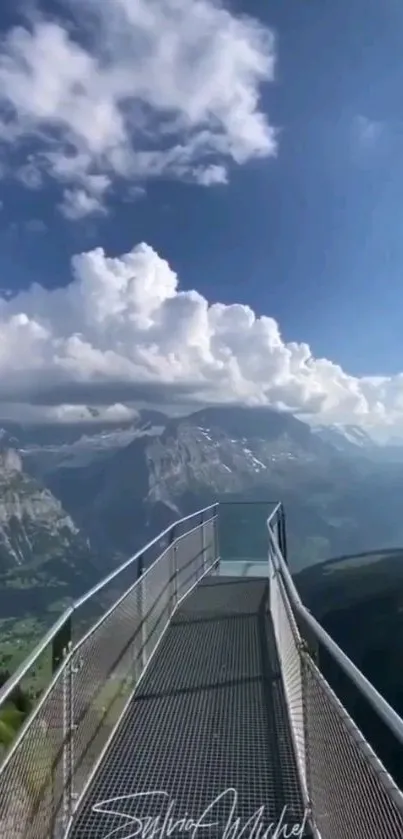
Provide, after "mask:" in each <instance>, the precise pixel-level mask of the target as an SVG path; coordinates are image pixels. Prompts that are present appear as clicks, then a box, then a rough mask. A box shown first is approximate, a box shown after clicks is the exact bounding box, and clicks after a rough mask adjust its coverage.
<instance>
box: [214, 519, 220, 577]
mask: <svg viewBox="0 0 403 839" xmlns="http://www.w3.org/2000/svg"><path fill="white" fill-rule="evenodd" d="M219 509H220V507H219V504H216V506H215V507H214V520H213V532H214V565H216V563H217V565H218V564H219V563H218V560H219V558H220V543H219V536H218V521H219V519H218V516H219Z"/></svg>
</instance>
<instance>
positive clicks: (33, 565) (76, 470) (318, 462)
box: [0, 407, 403, 609]
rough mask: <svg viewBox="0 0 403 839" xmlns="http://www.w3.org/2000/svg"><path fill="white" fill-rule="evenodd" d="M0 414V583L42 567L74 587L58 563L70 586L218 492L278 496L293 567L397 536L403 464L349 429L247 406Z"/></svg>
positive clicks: (248, 548)
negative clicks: (56, 419) (25, 420)
mask: <svg viewBox="0 0 403 839" xmlns="http://www.w3.org/2000/svg"><path fill="white" fill-rule="evenodd" d="M1 425H2V430H1V432H0V448H1V449H2V450H3V456H2V458H1V459H0V591H1V590H3V591H4V588H5V586H6V584H7V587H9V584H10V579H12V580H13V585H14V587H15V588H19V589H20V590H22V589H25V590H26V592H28V590H29V583H28V582H27V581H28V580H29V579H30V580H35V581H36V587H37V588H38V582H37V578H38V577H40V574H42V577H43V582H44V584H46V586H48V587H49V588H50V587H51V586H50V580H51V581H52V584H53V587H55V586H56V584H57V581H58V579H59V577H60V582H63V586H64V588H65V589H66V585H67V582H66V574H65V573H64V572H63V573H62V570H61V569H62V568H64V569H67V568H68V569H69V574H68V579H69V580H70V583H71V581H72V579H74V585H73V589H74V591H76V590H77V587H78V588H79V587H80V585H81V584H82V585H84V582H85V583H89V582H90V581H91V582H94V581H95V580H96V579H97V578H98V577H99V576H101V575H102V574H104V573H106V572H107V571H109V570H110V569H111V568H112V567H114V566H115V565H116V563H118V562H119V561H121V560H123V559H126V558H127V557H128V556H130V555H131V554H132V553H133V552H135V551H136V550H137V549H139V548H140V547H141V545H142V544H144V542H145V541H148V540H149V539H150V538H151V537H152V536H153V535H155V534H156V533H157V532H158V531H159V530H161V529H162V528H164V527H166V526H167V525H168V524H169V523H170V522H171V521H172V520H174V519H176V518H179V517H180V516H182V515H185V514H187V513H190V512H192V511H194V510H195V509H198V508H200V507H202V506H204V505H206V504H208V503H211V502H212V501H214V500H222V501H227V502H231V501H238V502H239V501H240V500H242V501H245V502H246V501H255V502H258V501H260V502H263V501H266V500H278V499H281V500H282V501H283V502H284V504H285V509H286V515H287V530H288V539H289V556H290V562H291V567H292V568H293V570H298V569H300V568H302V567H304V566H306V565H310V564H312V563H315V562H318V561H320V560H322V559H326V558H328V557H330V556H332V555H337V554H340V553H345V552H347V551H350V552H355V551H359V550H369V549H370V548H373V547H394V546H396V545H399V544H401V542H402V541H403V523H402V521H401V515H400V507H401V505H400V498H401V492H402V489H403V465H402V463H401V461H399V460H398V459H396V458H395V457H394V456H393V457H389V456H387V454H386V449H382V447H380V446H377V444H376V443H375V442H374V441H372V439H371V438H370V437H369V436H368V435H366V434H365V433H363V432H361V430H360V429H357V428H355V427H354V428H351V427H347V428H345V429H343V428H342V427H340V426H338V427H333V428H332V427H331V428H325V429H324V428H316V429H312V428H311V427H310V426H309V425H307V424H306V423H304V422H302V421H301V420H299V419H297V418H296V417H294V416H293V415H292V414H290V413H281V412H278V411H274V410H269V409H246V408H240V407H224V408H223V407H221V408H206V409H204V410H201V411H197V412H194V413H192V414H190V415H188V416H184V417H168V416H165V415H164V414H162V413H160V412H157V411H144V412H139V415H138V417H137V419H136V421H133V422H131V423H126V424H123V425H122V424H120V425H108V426H102V425H101V424H100V423H99V421H98V420H97V417H96V416H94V421H93V422H91V423H86V424H80V425H75V426H74V425H62V424H59V425H57V426H40V427H38V426H37V427H35V426H24V425H18V424H16V423H7V422H4V423H2V424H1ZM12 453H14V454H12ZM10 463H11V465H12V464H14V466H13V467H12V468H10ZM249 509H252V508H249ZM235 515H236V514H235V508H234V516H235ZM254 529H255V528H254V527H253V523H252V522H251V525H250V527H245V529H244V532H243V534H242V537H241V539H240V540H238V545H237V548H238V550H241V551H242V553H243V554H244V555H245V556H248V555H250V554H251V552H253V553H254V555H256V554H258V553H262V552H263V553H264V552H265V549H266V548H265V533H264V528H261V541H260V540H259V539H257V536H256V534H255V533H254V536H253V545H252V532H253V531H254ZM39 567H40V571H39ZM19 596H20V595H19ZM26 596H27V597H28V593H27V595H26ZM8 608H9V609H10V608H14V607H11V606H10V602H9V606H8Z"/></svg>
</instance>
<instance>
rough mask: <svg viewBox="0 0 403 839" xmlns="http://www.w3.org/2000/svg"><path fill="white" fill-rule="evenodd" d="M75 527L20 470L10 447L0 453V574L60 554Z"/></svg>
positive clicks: (75, 535)
mask: <svg viewBox="0 0 403 839" xmlns="http://www.w3.org/2000/svg"><path fill="white" fill-rule="evenodd" d="M79 541H80V542H81V541H82V540H81V539H80V536H79V530H78V528H77V527H76V525H75V524H74V522H73V520H72V519H71V518H70V516H69V515H67V513H66V512H65V510H64V509H63V507H62V504H61V502H60V501H58V500H57V499H56V498H55V497H54V495H52V493H51V492H50V490H48V489H45V488H44V487H42V486H41V485H40V484H39V483H37V481H36V480H34V479H33V478H31V477H30V476H29V475H27V474H26V472H25V471H24V469H23V465H22V460H21V457H20V455H19V453H18V452H17V451H15V450H14V449H3V451H1V452H0V573H4V572H5V571H8V570H10V569H13V568H16V567H18V566H23V565H26V564H28V563H32V562H34V561H35V560H38V561H41V562H42V561H44V560H46V558H47V557H55V556H56V555H57V556H61V555H63V553H65V552H67V551H69V552H71V549H72V547H73V546H75V545H77V543H78V542H79Z"/></svg>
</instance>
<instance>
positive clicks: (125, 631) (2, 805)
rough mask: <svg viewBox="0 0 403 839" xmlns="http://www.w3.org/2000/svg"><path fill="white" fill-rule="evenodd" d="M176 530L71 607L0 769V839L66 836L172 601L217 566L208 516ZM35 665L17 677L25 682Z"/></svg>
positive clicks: (212, 513) (212, 518) (212, 517)
mask: <svg viewBox="0 0 403 839" xmlns="http://www.w3.org/2000/svg"><path fill="white" fill-rule="evenodd" d="M184 522H185V525H184ZM179 524H180V527H178V528H177V527H176V525H174V526H173V527H172V528H171V529H169V530H168V531H166V532H165V534H164V535H163V539H162V540H160V542H159V546H160V547H161V546H162V545H165V547H164V548H163V549H162V550H160V553H159V555H158V556H157V558H155V559H154V561H152V562H151V564H150V563H149V562H148V559H147V557H145V562H144V556H141V557H140V559H141V560H142V561H141V564H140V567H139V562H138V559H139V558H136V561H135V562H134V561H133V563H128V564H127V566H126V567H124V568H123V569H122V572H121V573H122V579H119V576H120V575H119V574H116V575H114V576H113V579H111V580H107V581H106V583H105V584H104V585H102V586H100V587H98V589H97V590H96V591H95V592H94V595H93V596H87V597H85V598H83V599H82V600H81V601H79V602H78V604H77V609H76V614H75V613H74V610H73V614H69V615H68V618H66V625H67V624H68V626H69V631H68V632H67V633H66V631H65V626H64V625H62V629H63V632H64V638H69V642H68V644H66V645H65V647H64V655H63V657H62V659H61V660H60V661H58V670H57V672H56V674H55V676H54V677H53V681H51V682H50V684H49V687H48V688H47V689H46V690H45V692H44V693H43V695H42V696H41V698H40V700H39V702H38V704H37V706H36V707H35V709H34V711H33V712H32V713H31V715H30V716H29V718H28V719H27V721H26V723H25V725H24V727H23V728H22V729H21V730H20V732H19V735H18V737H17V739H16V740H15V742H14V743H13V744H12V746H11V748H10V750H9V751H8V753H7V754H6V755H5V757H4V760H3V762H2V764H1V765H0V839H58V838H59V837H60V836H62V835H63V834H64V832H65V829H66V827H67V825H68V822H69V819H70V817H71V815H72V812H73V809H74V806H75V803H76V802H77V800H78V797H79V795H80V793H81V792H82V790H83V788H84V786H85V784H86V783H87V782H88V780H89V779H90V777H91V774H92V773H93V771H94V769H95V768H96V765H97V763H98V761H99V759H100V758H101V757H102V754H103V752H104V750H105V748H106V747H107V745H108V742H109V740H110V737H111V734H112V733H113V731H114V729H115V727H116V725H117V723H118V722H119V719H120V718H121V717H122V713H123V712H124V709H125V706H126V705H127V702H128V700H129V698H130V696H131V694H132V693H133V690H134V689H135V687H136V685H137V683H138V681H139V679H140V677H141V676H142V674H143V672H144V669H145V667H146V665H147V663H148V661H149V660H150V657H151V656H152V654H153V652H154V651H155V649H156V647H157V645H158V642H159V640H160V639H161V637H162V635H163V633H164V631H165V629H166V627H167V626H168V623H169V619H170V617H171V614H172V612H173V611H174V610H175V608H176V605H177V603H178V600H179V598H180V597H183V596H185V595H186V593H187V592H188V591H189V590H190V588H192V586H193V585H194V584H195V583H196V582H197V581H198V580H199V579H200V578H201V577H202V575H203V574H204V573H206V572H207V571H209V570H210V569H211V567H212V566H213V565H214V563H215V562H216V559H217V552H216V551H217V543H216V508H215V507H211V508H207V509H206V510H204V511H201V512H199V513H197V514H195V516H190V517H188V518H187V519H186V520H183V521H181V522H180V523H179ZM177 534H178V535H177ZM156 542H157V543H158V540H155V542H154V543H153V544H152V546H151V548H152V550H151V551H150V554H151V556H152V555H153V553H154V556H155V543H156ZM167 543H168V544H167ZM146 553H147V551H146ZM139 570H140V571H141V570H143V571H144V572H143V573H140V576H138V575H139ZM137 577H138V578H137ZM113 595H114V596H113ZM88 624H90V626H89V628H87V627H88ZM85 629H86V631H84V630H85ZM58 631H59V630H58ZM56 637H58V635H57V633H56V632H55V635H54V636H52V635H51V637H50V641H49V644H46V645H45V647H44V650H43V651H42V652H41V655H46V656H49V648H50V651H51V653H50V657H51V658H53V659H55V656H54V650H52V643H54V640H55V638H56ZM38 661H39V656H38V659H35V661H33V662H32V667H28V668H25V669H26V672H25V673H24V679H25V680H26V679H28V678H29V676H30V673H31V670H32V671H34V670H35V668H36V667H37V664H38ZM54 663H55V662H54ZM17 687H18V685H17ZM7 699H9V696H8V697H7V696H6V698H5V701H4V702H3V703H2V704H1V705H0V712H1V714H2V715H3V718H4V713H5V711H7ZM1 714H0V723H1V719H2V716H1Z"/></svg>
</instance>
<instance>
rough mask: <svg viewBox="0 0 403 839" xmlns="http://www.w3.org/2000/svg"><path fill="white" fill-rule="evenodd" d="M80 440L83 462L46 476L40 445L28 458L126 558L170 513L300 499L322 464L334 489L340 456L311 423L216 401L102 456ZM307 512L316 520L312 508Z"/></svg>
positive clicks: (101, 541) (78, 516) (98, 538)
mask: <svg viewBox="0 0 403 839" xmlns="http://www.w3.org/2000/svg"><path fill="white" fill-rule="evenodd" d="M80 445H82V446H83V447H84V449H85V450H86V453H87V457H86V459H85V458H81V460H79V459H77V458H75V460H74V461H71V460H70V461H69V462H68V463H67V462H64V463H63V462H61V460H60V459H59V461H58V464H57V468H50V469H48V471H47V472H46V475H44V473H43V462H44V461H43V456H44V452H43V450H41V451H36V452H35V451H34V450H33V449H31V450H30V452H27V453H26V456H25V463H26V464H27V468H29V469H30V470H31V471H33V473H35V474H38V473H40V471H41V469H42V472H41V475H42V478H43V479H44V480H46V483H47V485H48V486H49V487H50V489H51V490H52V492H53V493H54V494H55V495H56V496H57V497H59V498H60V499H61V500H62V503H63V505H64V506H65V507H66V509H67V510H68V511H69V512H70V513H71V515H72V516H73V518H74V519H75V520H76V521H77V522H78V525H79V526H80V527H82V528H85V529H86V532H87V533H88V534H89V536H90V538H91V541H92V542H93V543H94V544H96V545H97V546H98V548H99V550H103V551H104V552H105V551H109V554H110V555H114V554H115V553H116V551H117V552H118V553H119V554H121V555H124V556H127V554H130V553H132V552H133V551H134V550H135V549H137V548H138V547H140V546H141V544H142V543H143V542H144V541H145V540H147V539H149V538H150V537H151V535H152V533H154V532H155V531H156V530H158V529H160V527H162V526H166V525H167V524H168V523H169V521H171V520H172V519H173V518H178V517H179V516H181V515H184V514H186V513H189V512H192V511H193V510H195V509H197V508H199V507H201V506H203V505H204V504H207V503H210V502H211V501H213V500H215V499H216V498H227V499H228V500H229V499H230V498H235V497H238V498H239V497H242V498H250V499H252V498H256V499H260V500H262V499H263V500H264V499H267V498H269V497H275V498H276V497H277V498H278V497H282V496H283V495H284V492H286V490H287V488H288V489H290V487H291V488H292V489H291V494H292V495H293V496H295V495H297V494H298V492H300V491H301V488H302V487H305V488H306V489H307V487H308V486H309V484H310V481H311V480H312V476H313V474H314V473H315V474H317V473H318V469H319V471H320V473H321V477H320V481H321V486H322V485H324V486H325V487H327V489H328V490H329V491H330V488H331V483H332V479H331V478H330V477H329V475H330V471H331V472H332V474H336V473H337V469H338V467H337V463H336V462H334V461H335V458H336V457H337V453H335V451H334V449H332V448H331V447H330V446H328V445H327V444H325V443H324V442H323V441H322V440H320V439H318V438H317V437H316V436H315V435H314V434H313V433H312V431H311V430H310V428H309V427H308V426H307V425H305V424H304V423H302V422H300V421H299V420H297V419H296V418H295V417H293V416H292V415H290V414H280V413H278V412H276V411H270V410H267V409H265V410H263V409H262V410H256V409H255V410H248V409H242V408H210V409H206V410H204V411H198V412H196V413H194V414H191V415H190V416H188V417H182V418H176V419H170V420H167V421H166V425H165V428H164V429H163V430H162V431H161V432H160V433H155V434H152V433H151V432H148V433H143V434H142V435H137V436H136V437H135V438H134V439H132V441H131V442H130V443H129V444H128V445H126V446H124V447H123V446H122V447H121V448H120V449H119V450H117V449H115V450H112V449H109V451H108V453H107V454H106V455H105V453H104V456H103V457H102V458H100V457H89V456H88V455H89V450H90V447H89V444H86V445H85V441H84V440H82V441H81V443H80ZM330 464H332V468H331V470H330ZM346 468H347V467H346ZM328 473H329V474H328ZM318 479H319V478H318ZM288 494H290V493H288ZM301 505H302V507H304V501H303V500H302V502H301ZM310 518H311V519H312V525H313V527H315V526H316V524H315V523H316V516H315V512H314V510H313V509H312V512H311V515H310Z"/></svg>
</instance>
